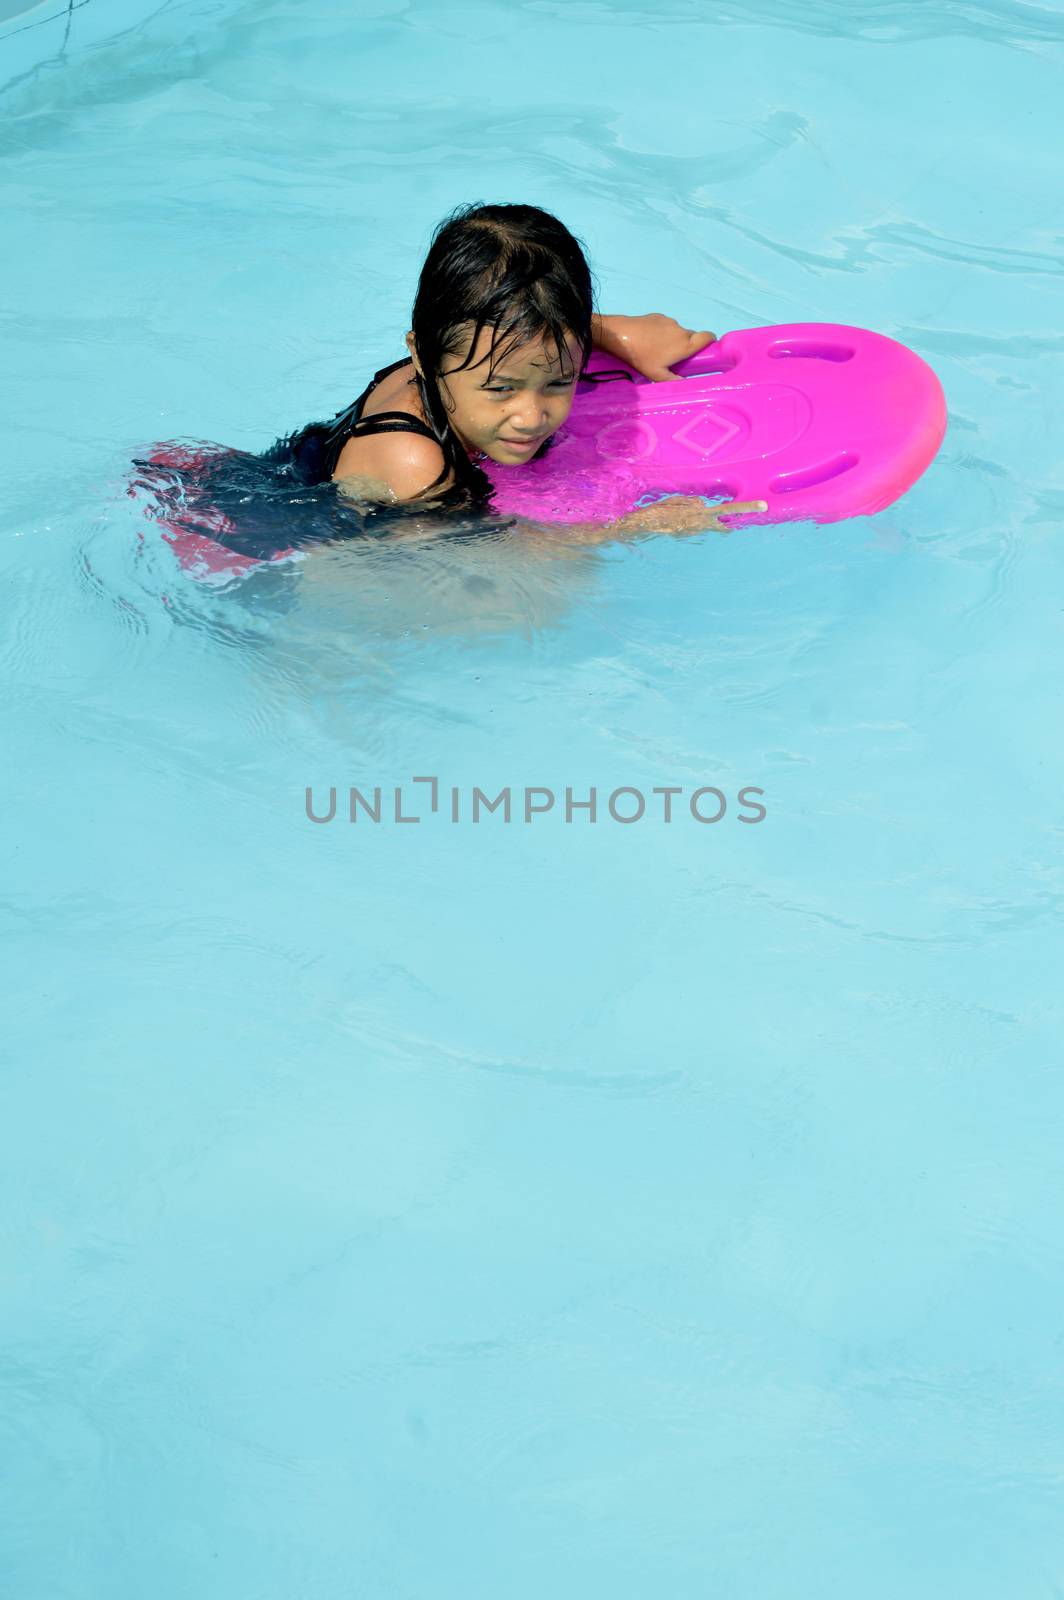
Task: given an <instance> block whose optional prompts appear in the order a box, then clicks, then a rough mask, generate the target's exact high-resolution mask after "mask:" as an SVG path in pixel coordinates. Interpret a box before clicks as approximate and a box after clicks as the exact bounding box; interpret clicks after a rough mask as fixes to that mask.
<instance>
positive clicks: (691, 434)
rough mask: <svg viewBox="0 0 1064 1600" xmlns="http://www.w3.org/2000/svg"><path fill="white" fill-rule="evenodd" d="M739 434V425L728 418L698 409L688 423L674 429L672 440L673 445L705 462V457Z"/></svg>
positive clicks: (711, 454)
mask: <svg viewBox="0 0 1064 1600" xmlns="http://www.w3.org/2000/svg"><path fill="white" fill-rule="evenodd" d="M741 432H742V428H741V427H740V425H739V423H737V422H732V421H731V419H730V418H729V417H726V416H721V415H720V413H719V412H714V411H705V410H703V409H702V408H699V410H697V411H696V412H695V414H694V416H693V417H692V418H691V420H690V422H685V423H684V425H683V427H682V428H677V429H676V431H675V433H674V434H673V436H672V438H673V442H674V443H675V444H682V445H683V446H684V447H685V448H686V449H688V450H690V451H691V452H692V454H694V455H696V456H701V457H702V459H703V460H705V458H706V457H707V456H713V455H716V453H717V451H718V450H722V449H723V448H724V446H725V445H726V444H730V443H731V441H732V440H733V439H735V438H737V437H738V435H739V434H740V433H741Z"/></svg>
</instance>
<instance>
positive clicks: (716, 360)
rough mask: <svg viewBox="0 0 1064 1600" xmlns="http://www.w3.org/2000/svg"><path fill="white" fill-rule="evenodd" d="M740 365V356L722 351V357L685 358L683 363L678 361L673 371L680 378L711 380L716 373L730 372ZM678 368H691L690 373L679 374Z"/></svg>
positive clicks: (699, 356)
mask: <svg viewBox="0 0 1064 1600" xmlns="http://www.w3.org/2000/svg"><path fill="white" fill-rule="evenodd" d="M696 363H697V365H696ZM738 365H739V357H738V356H732V355H726V354H725V353H724V351H723V350H722V351H721V353H720V355H712V356H706V357H705V359H703V358H702V356H701V355H696V356H685V357H684V358H683V360H682V361H677V363H676V366H674V367H673V369H672V370H673V372H674V373H675V374H676V376H677V377H678V378H711V377H712V376H713V375H714V373H718V372H730V371H731V370H732V368H733V367H737V366H738ZM678 367H689V368H690V371H688V372H678V371H677V368H678Z"/></svg>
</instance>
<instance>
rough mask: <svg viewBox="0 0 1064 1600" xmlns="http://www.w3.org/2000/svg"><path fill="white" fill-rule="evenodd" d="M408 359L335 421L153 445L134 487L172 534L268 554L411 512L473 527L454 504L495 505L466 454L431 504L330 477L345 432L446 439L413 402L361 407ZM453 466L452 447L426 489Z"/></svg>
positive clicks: (378, 375)
mask: <svg viewBox="0 0 1064 1600" xmlns="http://www.w3.org/2000/svg"><path fill="white" fill-rule="evenodd" d="M408 361H409V357H408V358H406V359H405V360H402V361H393V362H391V363H390V365H388V366H386V367H381V369H380V371H379V372H375V373H374V374H373V377H372V379H371V380H370V382H369V383H368V384H367V385H366V387H365V389H363V391H362V393H361V394H360V395H359V397H358V399H357V400H355V401H353V402H352V404H351V405H349V406H347V407H346V409H345V410H343V411H341V412H339V413H338V414H337V415H336V416H335V417H334V418H333V419H332V421H331V422H312V423H309V424H308V425H307V426H306V427H304V428H300V429H299V430H298V431H297V432H295V433H292V434H288V435H286V436H285V437H284V438H281V439H277V440H275V442H274V443H273V444H272V445H270V446H269V448H268V449H266V450H263V451H261V452H260V453H252V452H250V451H246V450H229V449H225V448H223V447H221V446H207V447H206V448H204V449H192V450H189V449H188V448H186V447H184V446H181V445H178V446H176V448H175V447H171V446H161V447H156V450H155V452H154V453H153V455H151V456H150V457H148V458H147V459H141V460H137V461H136V462H135V465H136V467H137V468H138V469H139V471H140V474H141V475H140V477H138V479H137V480H136V487H139V488H140V489H143V490H146V491H149V492H150V493H151V494H152V495H153V496H154V499H155V510H154V511H153V513H152V515H153V516H154V517H155V518H156V520H158V521H159V522H160V523H161V524H162V525H163V526H164V527H165V528H167V529H168V530H169V531H170V534H172V535H174V536H176V537H180V536H182V535H185V536H187V535H192V536H194V537H195V538H198V539H208V540H210V541H212V542H213V543H214V544H215V545H223V546H225V548H226V549H228V550H231V551H233V552H235V553H236V554H237V555H241V556H247V557H249V558H251V559H252V560H268V559H269V558H270V557H271V556H274V555H277V554H280V553H282V552H284V551H286V550H291V549H300V548H306V547H308V546H311V545H315V544H322V543H334V542H336V541H338V540H348V539H352V538H355V539H359V538H381V537H387V535H388V534H389V533H391V532H393V531H394V530H395V527H396V524H397V522H403V521H405V520H406V519H407V518H408V517H411V516H416V517H418V518H419V519H424V518H425V517H428V518H430V519H433V520H434V519H436V518H437V517H438V518H441V519H442V520H443V521H444V522H445V523H446V524H447V525H448V526H449V525H450V523H451V522H452V521H455V531H456V535H457V533H458V532H460V531H462V530H463V529H465V528H466V525H467V523H468V517H462V518H458V519H457V520H456V519H455V517H454V513H455V512H457V511H462V512H470V511H481V512H484V511H487V509H488V507H487V501H488V499H489V497H490V491H491V484H490V481H489V480H488V479H487V478H486V477H484V475H483V474H482V473H481V472H480V471H479V470H478V468H477V467H476V466H475V465H474V463H473V462H472V461H469V462H468V465H467V462H466V461H465V460H463V461H461V462H459V464H458V468H457V478H456V481H455V482H454V483H453V484H452V485H451V487H450V488H449V489H447V490H445V491H444V492H443V493H442V494H438V495H436V496H435V498H434V499H433V501H432V505H431V507H425V506H424V505H423V504H422V505H421V506H420V507H418V506H414V505H411V506H406V505H403V504H402V503H400V504H397V505H380V506H360V505H358V504H356V503H355V502H353V501H351V500H350V499H348V498H347V497H346V496H344V495H342V494H340V493H338V492H337V491H338V485H337V484H336V483H335V482H334V481H333V473H334V472H335V470H336V463H337V461H338V460H339V458H340V452H341V450H342V449H343V447H344V445H345V444H346V443H347V441H348V439H352V438H362V437H364V436H367V435H370V434H374V433H419V434H421V435H422V436H423V437H424V438H426V439H432V440H434V442H435V443H437V444H438V443H439V440H438V439H436V436H435V434H434V433H433V432H432V429H431V428H430V427H428V425H427V424H426V423H424V422H422V421H421V420H420V418H418V417H415V416H411V415H410V413H409V412H406V411H380V412H378V413H377V414H376V415H375V416H370V417H363V416H362V415H361V412H362V407H363V406H364V405H365V403H366V400H367V399H368V398H369V396H370V394H372V392H373V390H374V389H375V388H376V386H377V384H378V383H379V382H380V381H381V379H382V378H387V377H388V376H389V375H390V374H391V373H393V372H397V371H398V370H399V368H400V367H402V366H405V365H407V362H408ZM450 468H451V463H450V462H449V461H448V452H447V451H445V452H444V465H443V470H442V471H441V472H440V473H439V474H438V476H437V477H436V478H434V479H433V481H432V483H431V484H429V485H428V486H427V489H426V492H428V491H429V490H432V489H435V488H436V487H437V486H438V485H439V484H441V483H442V482H443V481H444V479H445V478H446V477H447V475H448V472H449V471H450ZM463 479H464V480H465V481H462V480H463ZM478 479H480V480H482V482H481V483H478V482H477V480H478ZM471 491H472V492H471ZM131 492H132V489H131Z"/></svg>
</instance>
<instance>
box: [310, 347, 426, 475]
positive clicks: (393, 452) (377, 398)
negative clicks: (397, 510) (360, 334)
mask: <svg viewBox="0 0 1064 1600" xmlns="http://www.w3.org/2000/svg"><path fill="white" fill-rule="evenodd" d="M413 370H414V369H413V362H412V361H409V360H408V361H402V362H397V363H395V365H394V366H393V367H392V368H382V369H381V372H380V373H379V374H377V381H376V382H374V383H373V384H371V385H370V387H369V388H368V389H367V390H366V392H365V395H364V396H363V397H362V401H361V404H360V405H359V406H358V410H357V416H356V417H355V418H354V419H353V421H352V423H351V431H350V435H349V437H348V438H347V440H346V441H345V442H344V444H343V447H342V448H341V450H340V453H339V455H338V457H337V460H336V465H335V467H334V468H333V472H332V477H333V479H334V480H336V481H339V480H340V479H348V480H350V479H355V480H358V479H361V480H362V484H361V485H360V488H361V489H362V490H363V492H364V493H366V494H370V495H372V493H373V491H374V490H378V491H379V488H380V486H381V485H382V484H383V485H384V486H385V487H386V489H387V490H390V491H391V493H393V494H394V495H396V496H397V498H398V499H400V500H410V499H415V498H417V499H426V498H430V497H432V498H434V497H435V496H436V495H438V494H446V493H447V492H448V490H450V489H451V488H453V486H454V481H455V480H454V474H453V472H451V471H450V469H449V468H448V467H447V465H446V462H445V460H444V454H443V450H442V449H441V448H440V445H439V443H438V442H437V439H436V437H435V435H434V433H433V432H432V429H431V428H430V427H429V425H428V423H427V421H426V420H425V415H424V411H423V410H422V407H421V399H420V396H419V394H418V391H417V385H416V383H415V382H414V379H413Z"/></svg>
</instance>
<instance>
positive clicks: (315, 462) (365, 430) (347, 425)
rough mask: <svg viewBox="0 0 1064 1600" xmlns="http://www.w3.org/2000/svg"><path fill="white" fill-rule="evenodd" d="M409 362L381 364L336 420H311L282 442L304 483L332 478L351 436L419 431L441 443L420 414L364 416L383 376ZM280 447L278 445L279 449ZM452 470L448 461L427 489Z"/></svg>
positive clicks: (378, 413) (321, 481)
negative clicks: (418, 415) (367, 404)
mask: <svg viewBox="0 0 1064 1600" xmlns="http://www.w3.org/2000/svg"><path fill="white" fill-rule="evenodd" d="M409 364H410V358H409V356H406V357H404V358H403V359H402V360H400V361H393V362H392V363H391V364H390V365H389V366H387V367H381V369H380V371H379V372H375V373H374V374H373V377H372V379H371V380H370V382H369V383H367V385H366V387H365V388H364V389H363V391H362V393H361V394H360V395H359V397H358V399H357V400H355V401H353V402H352V404H351V405H349V406H348V407H347V408H346V410H344V411H341V412H339V413H338V414H337V415H336V416H335V417H334V418H333V420H332V422H328V423H321V422H316V423H311V425H310V427H309V428H304V429H302V430H301V432H299V433H298V434H295V435H294V436H293V437H292V438H291V439H290V440H287V441H282V444H281V448H283V447H284V445H287V446H288V448H289V449H290V451H291V457H290V459H291V463H292V467H293V470H294V472H295V473H296V475H297V476H298V477H299V478H300V480H301V481H302V482H303V483H308V484H309V483H324V482H326V481H327V480H328V479H331V478H332V475H333V473H334V472H335V471H336V463H337V461H339V459H340V452H341V451H342V450H343V448H344V445H345V444H346V443H347V441H348V439H362V438H366V437H367V436H368V435H370V434H373V433H419V434H421V436H422V438H424V439H431V440H432V441H433V443H434V444H439V440H438V439H437V438H436V435H435V434H434V433H433V431H432V429H431V428H430V427H429V426H428V424H427V423H425V422H422V421H421V419H420V418H419V417H414V416H411V415H410V413H409V412H408V411H378V412H375V413H374V415H373V416H371V417H363V416H362V407H363V406H364V405H365V403H366V401H367V400H368V399H369V397H370V395H371V394H372V393H373V390H374V389H375V388H376V387H377V385H378V383H380V381H381V379H382V378H387V377H389V376H390V375H391V374H392V373H393V372H398V370H399V368H400V367H405V366H408V365H409ZM278 448H279V447H278V446H274V449H275V450H276V449H278ZM448 471H449V468H448V465H447V462H446V461H444V464H443V470H442V472H440V473H439V475H438V476H437V477H435V478H433V480H432V482H431V483H430V484H428V485H427V489H426V491H425V492H426V493H427V492H428V490H430V489H435V488H436V486H437V484H440V483H442V482H443V480H444V479H445V478H446V477H447V474H448ZM446 498H447V497H446V496H441V497H440V501H439V502H437V503H442V502H443V501H444V500H445V499H446Z"/></svg>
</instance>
